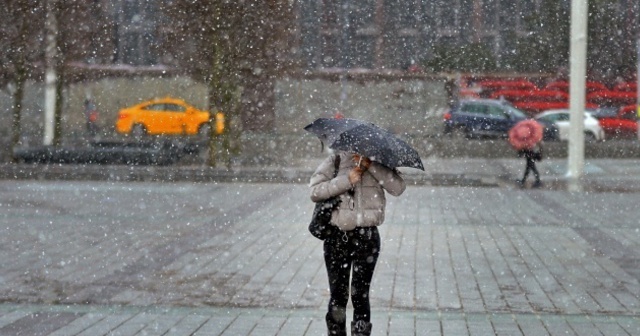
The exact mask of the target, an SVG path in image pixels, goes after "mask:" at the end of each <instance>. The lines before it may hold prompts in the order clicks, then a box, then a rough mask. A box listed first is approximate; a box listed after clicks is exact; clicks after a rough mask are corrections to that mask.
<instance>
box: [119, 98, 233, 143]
mask: <svg viewBox="0 0 640 336" xmlns="http://www.w3.org/2000/svg"><path fill="white" fill-rule="evenodd" d="M215 118H216V127H215V128H216V130H215V131H216V134H220V133H222V132H223V131H224V115H223V114H222V112H218V113H216V116H215ZM209 119H210V113H209V112H207V111H202V110H199V109H197V108H195V107H193V106H191V105H189V104H187V103H186V102H185V101H184V100H182V99H177V98H171V97H166V98H158V99H152V100H149V101H146V102H143V103H140V104H137V105H134V106H131V107H127V108H124V109H121V110H120V111H119V112H118V120H117V121H116V131H117V132H118V133H123V134H131V135H133V136H143V135H157V134H174V135H195V134H200V135H207V134H209V132H210V124H209Z"/></svg>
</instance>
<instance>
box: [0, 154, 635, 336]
mask: <svg viewBox="0 0 640 336" xmlns="http://www.w3.org/2000/svg"><path fill="white" fill-rule="evenodd" d="M474 162H475V163H476V164H478V167H481V166H482V162H481V161H474ZM511 162H513V163H514V166H513V168H510V167H511V166H510V165H509V163H511ZM606 163H609V161H606V162H605V161H602V162H592V163H590V164H591V165H592V166H593V167H597V168H599V169H600V170H602V171H609V172H611V171H612V169H613V168H607V167H602V168H601V167H600V166H599V165H604V164H606ZM427 164H429V163H427ZM431 164H432V165H435V164H436V163H435V162H432V163H431ZM515 164H516V162H514V161H506V162H505V163H503V164H502V167H506V168H505V171H506V173H505V176H506V175H509V173H510V172H511V171H510V169H513V171H514V172H516V171H518V170H517V169H518V167H516V166H515ZM547 164H548V166H546V167H545V168H544V169H547V170H551V169H554V168H553V167H554V166H553V165H552V163H549V162H548V163H547ZM625 164H631V162H626V161H621V162H618V166H617V167H621V166H622V167H623V166H624V165H625ZM560 166H561V163H558V166H557V167H558V171H560V170H561V168H560ZM453 167H454V165H450V166H449V168H450V170H451V171H453ZM492 169H493V168H492ZM592 169H595V168H592ZM620 169H621V171H622V168H620ZM494 172H495V170H494ZM453 173H455V172H453ZM477 174H478V175H476V176H483V173H482V172H478V173H477ZM590 174H594V173H593V172H591V173H590ZM624 174H625V176H627V178H629V179H632V178H633V176H632V175H629V174H627V173H624ZM602 175H604V173H602ZM607 176H608V177H610V178H613V177H615V175H613V174H612V173H611V174H610V175H606V176H603V177H607ZM637 195H638V194H637V192H635V191H633V190H631V191H625V192H624V193H622V192H608V191H606V192H602V191H599V192H595V191H590V192H583V193H573V192H567V191H564V190H559V189H542V190H532V189H525V190H521V189H519V188H515V187H510V186H509V185H508V184H506V183H505V184H504V185H501V186H500V187H499V188H485V187H441V186H433V185H417V186H411V187H409V188H408V189H407V191H406V193H405V194H404V195H402V196H401V197H400V198H393V197H389V199H388V201H389V204H388V213H387V219H386V222H385V224H384V225H383V226H382V227H381V228H380V229H381V234H382V237H383V248H382V254H381V258H380V261H379V264H378V266H377V269H376V274H375V277H374V283H373V285H372V293H371V302H372V306H373V307H374V311H373V321H372V322H373V324H374V333H373V334H374V335H427V334H428V335H431V334H434V335H638V334H640V320H639V317H640V314H639V307H640V282H639V279H640V271H639V268H638V267H637V265H638V264H639V261H640V249H639V248H638V247H639V245H640V233H639V232H640V222H639V220H638V218H637V211H636V209H637V204H638V200H640V199H639V198H638V196H637ZM311 210H312V205H311V204H310V203H309V201H308V195H307V188H306V186H305V185H304V184H278V183H270V184H265V183H259V184H252V183H187V182H179V183H169V182H164V183H154V182H109V181H107V182H95V181H8V180H5V181H0V230H1V231H2V232H3V234H2V235H0V252H1V253H0V265H2V266H1V268H0V302H3V303H2V304H0V335H180V336H182V335H321V334H323V333H324V322H323V320H322V317H323V314H324V312H323V311H324V309H325V306H326V304H327V300H328V291H327V284H326V272H325V270H324V266H323V261H322V252H321V243H320V242H319V241H317V240H315V239H314V238H313V237H311V236H310V235H309V234H308V233H307V232H306V224H307V222H308V219H309V217H310V212H311Z"/></svg>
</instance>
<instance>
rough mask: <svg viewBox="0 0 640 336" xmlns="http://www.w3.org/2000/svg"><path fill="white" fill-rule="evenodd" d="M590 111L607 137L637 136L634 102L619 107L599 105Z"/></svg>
mask: <svg viewBox="0 0 640 336" xmlns="http://www.w3.org/2000/svg"><path fill="white" fill-rule="evenodd" d="M590 112H591V114H593V116H594V117H596V118H597V119H598V122H599V123H600V127H602V129H603V130H604V133H605V135H606V137H607V139H609V138H636V137H637V134H638V121H637V119H638V118H637V115H636V113H637V112H636V105H635V104H634V105H628V106H623V107H621V108H617V107H601V108H597V109H594V110H590Z"/></svg>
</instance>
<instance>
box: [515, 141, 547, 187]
mask: <svg viewBox="0 0 640 336" xmlns="http://www.w3.org/2000/svg"><path fill="white" fill-rule="evenodd" d="M518 156H520V157H524V158H525V160H526V161H527V167H526V168H525V170H524V176H523V177H522V180H518V184H520V186H521V187H524V184H525V183H526V181H527V177H528V176H529V172H533V176H534V177H535V178H536V181H535V182H534V183H533V187H534V188H539V187H541V186H542V182H540V173H539V172H538V168H536V161H540V160H542V141H541V142H538V143H537V144H536V145H535V146H534V147H533V148H531V149H528V148H527V149H522V150H520V151H518Z"/></svg>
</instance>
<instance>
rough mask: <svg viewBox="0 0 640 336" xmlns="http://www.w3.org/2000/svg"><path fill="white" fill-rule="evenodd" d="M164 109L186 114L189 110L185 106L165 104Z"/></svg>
mask: <svg viewBox="0 0 640 336" xmlns="http://www.w3.org/2000/svg"><path fill="white" fill-rule="evenodd" d="M164 109H165V111H171V112H184V111H186V110H187V109H186V108H185V107H184V106H181V105H178V104H164Z"/></svg>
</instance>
